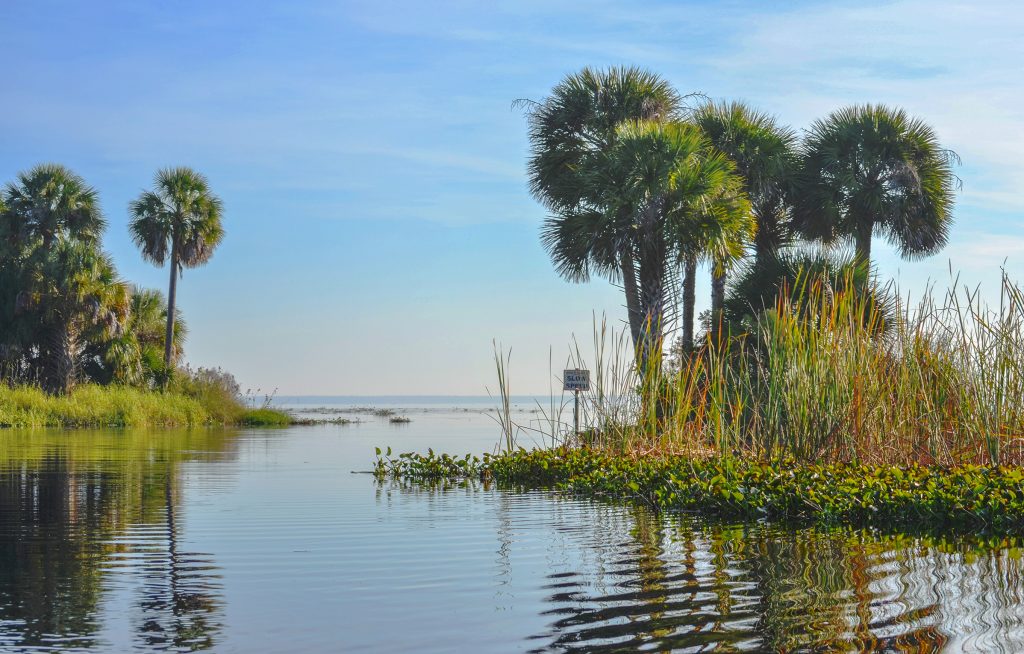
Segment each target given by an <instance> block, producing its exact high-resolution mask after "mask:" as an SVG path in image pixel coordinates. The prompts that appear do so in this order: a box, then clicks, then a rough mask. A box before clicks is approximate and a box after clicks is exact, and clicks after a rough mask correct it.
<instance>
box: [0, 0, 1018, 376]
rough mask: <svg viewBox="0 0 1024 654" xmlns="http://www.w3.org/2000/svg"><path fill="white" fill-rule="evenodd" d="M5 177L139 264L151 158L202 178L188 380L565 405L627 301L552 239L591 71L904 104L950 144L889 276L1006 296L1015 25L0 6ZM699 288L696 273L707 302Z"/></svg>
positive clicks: (685, 7)
mask: <svg viewBox="0 0 1024 654" xmlns="http://www.w3.org/2000/svg"><path fill="white" fill-rule="evenodd" d="M0 2H2V4H3V20H2V21H0V61H3V62H4V75H3V78H2V82H0V98H2V102H0V182H7V181H10V180H12V179H14V177H15V176H16V175H17V173H18V172H19V171H23V170H26V169H28V168H30V167H31V166H33V165H35V164H38V163H42V162H59V163H63V164H65V165H67V166H69V167H71V168H72V169H73V170H75V171H76V172H78V173H79V174H80V175H82V176H83V177H84V178H85V179H86V180H87V181H88V182H89V183H90V184H91V185H93V186H94V187H96V188H97V189H98V191H99V192H100V197H101V201H102V205H103V207H104V210H105V213H106V216H107V219H108V221H109V227H108V230H107V233H106V235H105V239H104V246H105V247H106V249H107V250H108V251H109V252H110V253H111V255H112V256H113V257H114V259H115V261H116V263H117V266H118V270H119V272H120V274H121V275H122V276H123V277H124V278H125V279H127V280H129V281H131V282H133V283H136V284H139V285H141V286H147V287H154V288H161V289H164V288H165V287H166V285H167V270H166V269H158V268H155V267H153V266H152V265H150V264H148V263H146V262H144V261H143V260H142V258H141V256H140V255H139V253H138V250H137V249H136V248H135V246H134V245H133V244H132V242H131V240H130V239H129V237H128V234H127V222H128V212H127V206H128V203H129V202H130V201H131V200H132V199H133V198H134V197H136V196H137V195H138V194H139V193H140V192H141V191H142V190H143V189H145V188H147V187H148V186H150V184H151V183H152V178H153V175H154V173H155V172H156V171H157V169H159V168H161V167H165V166H176V165H187V166H191V167H193V168H196V169H198V170H200V171H201V172H203V173H205V174H206V175H207V177H208V178H209V180H210V184H211V186H212V188H213V190H214V191H215V192H216V193H217V194H218V195H220V197H221V198H222V200H223V202H224V206H225V216H224V224H225V229H226V231H227V236H226V238H225V240H224V242H223V244H222V245H221V246H220V248H219V249H218V250H217V252H216V254H215V256H214V257H213V259H212V261H211V262H210V263H209V264H208V265H207V266H205V267H203V268H198V269H194V270H187V271H185V273H184V276H183V278H182V279H181V282H180V284H179V286H178V290H179V306H180V307H181V309H182V311H183V312H184V315H185V317H186V320H187V322H188V325H189V340H188V343H187V345H186V355H187V359H188V361H189V363H190V364H191V365H193V366H220V367H223V368H224V369H226V370H229V371H231V372H232V373H233V374H234V375H235V376H236V377H237V378H238V380H239V381H240V383H241V384H242V387H243V388H244V389H253V390H256V389H259V390H260V391H261V392H272V391H274V390H275V389H276V390H277V392H278V393H279V394H282V395H290V394H323V395H328V394H346V395H378V394H421V395H422V394H430V395H435V394H457V395H480V394H485V393H486V392H487V391H488V389H489V390H491V391H494V390H496V389H495V382H494V380H495V374H494V352H493V347H494V343H495V342H497V343H500V344H501V346H502V347H503V348H504V350H505V351H510V355H511V359H510V366H509V367H510V379H511V389H512V392H513V393H517V394H520V393H522V394H534V393H547V392H548V388H549V383H550V381H551V378H552V376H551V372H555V373H559V372H560V370H561V368H562V366H563V363H564V362H565V359H566V356H567V354H568V351H569V345H570V343H572V342H573V338H574V337H575V339H576V340H577V341H578V342H579V343H580V344H581V346H582V347H583V349H584V351H587V350H588V344H589V343H591V341H592V336H591V335H592V332H593V325H594V320H595V316H596V317H597V319H598V320H599V319H600V317H601V316H602V315H604V316H607V321H608V324H609V326H612V327H616V328H619V327H621V325H622V321H623V319H624V317H625V310H624V308H623V306H622V304H623V301H622V299H621V291H620V290H619V289H617V288H615V287H614V286H612V285H611V284H610V283H609V282H607V281H605V280H602V279H595V280H592V281H591V282H589V283H587V284H570V283H568V282H565V281H563V280H562V279H560V278H559V277H558V275H557V274H556V273H555V271H554V270H553V268H552V266H551V262H550V260H549V258H548V256H547V254H546V253H545V251H544V250H543V248H542V247H541V245H540V242H539V239H538V232H539V226H540V224H541V222H542V221H543V219H544V217H545V212H544V209H543V208H542V207H541V206H540V205H539V204H538V203H537V202H536V201H535V200H534V199H533V198H532V197H531V196H530V194H529V192H528V190H527V185H526V172H525V162H526V160H527V157H528V154H529V144H528V141H527V136H526V121H525V118H524V116H523V113H522V110H521V109H518V108H516V106H515V104H514V103H515V100H517V99H532V100H541V99H543V98H544V97H545V96H546V95H547V94H548V93H549V92H550V90H551V88H552V87H553V86H554V85H555V84H557V83H558V81H559V80H560V79H562V78H563V77H564V76H565V75H567V74H569V73H572V72H575V71H577V70H579V69H580V68H582V67H584V66H593V67H604V66H609V65H638V66H642V67H645V68H648V69H650V70H652V71H654V72H657V73H659V74H661V75H663V76H664V77H665V78H666V79H668V80H669V81H671V82H672V83H673V84H674V85H675V86H676V88H678V89H679V90H680V91H681V92H683V93H690V92H699V93H703V94H705V95H707V96H709V97H711V98H715V99H729V100H732V99H737V100H744V101H746V102H748V103H750V104H752V105H754V106H756V107H758V108H760V109H762V110H765V111H768V112H770V113H773V114H775V115H776V116H778V118H779V119H780V120H781V121H783V122H785V123H788V124H790V125H792V126H793V127H795V128H797V129H798V130H800V129H804V128H806V127H807V126H808V125H809V124H810V123H811V122H812V121H813V120H815V119H817V118H821V117H824V116H826V115H827V114H828V113H829V112H830V111H833V110H835V109H838V108H840V107H842V106H844V105H847V104H851V103H865V102H881V103H886V104H891V105H897V106H900V107H903V108H905V109H906V110H907V111H908V112H910V113H911V114H913V115H916V116H918V117H920V118H923V119H924V120H925V121H926V122H928V123H929V124H930V125H932V126H933V127H934V129H935V130H936V132H937V133H938V136H939V138H940V141H941V142H942V143H943V144H944V145H945V146H946V147H948V148H951V149H953V150H954V151H955V152H956V153H958V154H959V155H960V157H961V158H962V160H963V165H962V166H960V167H958V168H957V169H956V172H957V175H958V176H959V177H960V178H961V180H962V182H963V186H962V190H961V191H960V192H959V193H958V195H957V205H956V209H955V218H956V224H955V227H954V228H953V230H952V234H951V238H950V244H949V246H948V247H947V248H946V249H945V250H944V251H943V252H942V253H940V254H938V255H935V256H933V257H931V258H929V259H926V260H924V261H913V262H906V261H900V260H899V258H898V257H896V256H895V254H894V253H893V251H892V249H891V248H889V247H887V246H885V245H883V244H882V243H881V242H880V241H878V240H877V239H876V244H875V252H874V255H875V259H876V263H877V266H878V273H879V275H880V276H881V277H883V278H896V279H897V280H898V282H899V285H900V289H901V290H902V291H903V292H904V294H908V293H909V294H910V295H911V296H914V295H915V294H918V295H919V294H920V293H921V292H922V291H923V290H924V288H925V287H926V286H927V285H928V284H929V283H930V282H934V283H935V284H936V285H937V286H938V287H939V288H945V287H946V286H948V284H949V281H950V270H954V271H957V272H958V273H959V275H960V280H961V281H962V282H964V283H966V284H967V285H970V286H973V285H980V286H981V288H982V291H983V293H985V294H986V295H987V296H988V297H989V298H990V299H992V300H994V301H997V300H998V297H997V295H998V279H999V276H1000V270H1001V269H1002V268H1005V269H1006V270H1007V272H1008V273H1009V274H1010V276H1011V277H1015V278H1017V279H1022V280H1024V230H1022V229H1021V228H1022V226H1024V220H1022V217H1024V194H1021V193H1020V190H1021V189H1024V84H1022V83H1021V82H1022V77H1024V66H1022V63H1024V39H1021V38H1020V35H1021V34H1024V8H1022V7H1019V6H1018V3H1015V2H1003V1H999V0H994V1H991V2H986V3H976V2H946V1H941V0H940V1H935V0H909V1H899V2H882V3H872V2H863V1H858V2H836V3H821V2H815V3H803V2H792V3H773V2H643V3H627V2H607V1H602V0H587V1H581V2H558V1H555V0H544V1H540V0H520V1H517V2H469V1H466V2H448V1H442V0H437V1H434V2H422V1H421V0H408V1H400V2H389V1H382V0H372V1H366V2H362V1H350V2H344V1H342V2H338V1H324V2H313V1H306V0H295V1H292V2H279V3H270V2H258V3H255V2H251V1H249V0H220V1H218V2H203V1H197V0H176V1H175V2H156V1H149V2H146V1H139V0H126V1H116V0H105V1H104V2H101V3H82V2H73V1H68V2H51V1H49V0H25V1H22V0H0ZM708 287H709V283H705V282H701V283H698V310H700V309H701V308H703V307H706V305H707V303H708V295H709V293H708Z"/></svg>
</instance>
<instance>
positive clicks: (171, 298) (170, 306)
mask: <svg viewBox="0 0 1024 654" xmlns="http://www.w3.org/2000/svg"><path fill="white" fill-rule="evenodd" d="M177 293H178V238H177V236H174V237H172V238H171V282H170V286H169V288H168V289H167V331H166V332H165V333H164V367H165V368H166V372H167V374H168V375H169V374H170V372H171V354H172V352H173V350H174V305H175V302H176V300H177Z"/></svg>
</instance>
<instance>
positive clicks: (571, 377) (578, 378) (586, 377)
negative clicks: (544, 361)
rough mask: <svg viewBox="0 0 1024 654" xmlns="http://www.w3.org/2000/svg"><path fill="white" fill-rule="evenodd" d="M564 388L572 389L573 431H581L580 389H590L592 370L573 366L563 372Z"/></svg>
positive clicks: (564, 389) (565, 389)
mask: <svg viewBox="0 0 1024 654" xmlns="http://www.w3.org/2000/svg"><path fill="white" fill-rule="evenodd" d="M562 390H563V391H572V393H573V396H574V402H573V407H572V424H573V430H574V431H573V433H574V434H577V435H579V433H580V391H589V390H590V371H589V370H581V369H579V368H573V369H572V370H565V371H563V373H562Z"/></svg>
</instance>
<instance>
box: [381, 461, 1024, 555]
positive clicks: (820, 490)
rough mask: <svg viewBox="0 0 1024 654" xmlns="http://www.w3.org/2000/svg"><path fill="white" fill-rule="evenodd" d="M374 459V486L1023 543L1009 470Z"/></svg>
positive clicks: (1022, 512)
mask: <svg viewBox="0 0 1024 654" xmlns="http://www.w3.org/2000/svg"><path fill="white" fill-rule="evenodd" d="M377 457H378V458H377V463H376V466H375V469H374V474H375V475H376V476H377V477H378V478H380V479H384V478H398V479H406V480H411V481H418V482H426V481H440V480H448V481H456V480H465V479H482V480H486V481H493V482H495V483H498V484H503V485H515V486H528V487H541V488H557V489H561V490H564V491H570V492H573V493H579V494H582V495H587V496H594V497H603V498H609V499H616V500H625V501H630V502H638V503H642V504H645V505H649V506H652V507H654V508H657V509H665V510H684V511H689V510H699V511H701V512H702V513H704V514H709V515H717V516H721V517H727V518H739V519H759V518H770V519H775V520H786V521H796V522H813V523H821V524H850V525H855V526H877V527H884V528H916V529H926V530H934V531H973V532H977V533H986V534H996V535H1022V534H1024V469H1022V468H1020V467H1016V466H978V465H961V466H954V467H948V466H938V465H932V466H923V465H916V464H913V465H908V466H897V465H869V464H857V463H835V464H806V463H799V462H796V461H794V460H793V459H788V458H787V459H777V460H771V461H752V460H746V459H739V458H736V457H714V458H708V459H703V460H698V459H694V458H691V457H687V456H646V457H630V456H622V455H619V454H614V453H610V452H608V451H602V450H598V449H593V448H586V447H584V448H578V447H576V448H574V447H560V448H552V449H545V450H530V451H527V450H523V449H520V450H515V451H513V452H504V453H501V454H498V455H489V454H487V455H484V456H483V457H482V458H479V457H476V456H471V455H468V454H467V455H465V456H463V457H454V456H451V455H448V454H435V453H434V452H433V450H428V452H427V454H425V455H422V454H416V453H403V454H399V455H397V456H394V457H393V456H392V454H391V450H390V448H389V449H387V450H385V451H383V452H382V451H381V450H380V449H378V450H377Z"/></svg>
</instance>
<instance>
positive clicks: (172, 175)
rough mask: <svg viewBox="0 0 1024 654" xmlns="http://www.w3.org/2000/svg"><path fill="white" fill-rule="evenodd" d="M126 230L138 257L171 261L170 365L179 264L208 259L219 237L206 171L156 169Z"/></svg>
mask: <svg viewBox="0 0 1024 654" xmlns="http://www.w3.org/2000/svg"><path fill="white" fill-rule="evenodd" d="M129 210H130V213H131V222H130V223H129V225H128V230H129V232H130V233H131V235H132V240H134V241H135V244H136V245H137V246H138V247H139V249H140V250H141V251H142V257H143V258H144V259H147V260H148V261H151V262H153V263H155V264H156V265H158V266H162V265H163V264H164V263H165V262H166V263H168V264H169V267H170V284H169V288H168V291H167V326H166V329H165V331H164V365H165V366H166V368H167V370H168V371H170V370H171V362H172V360H173V344H174V317H175V314H176V310H175V302H176V299H177V281H178V276H179V275H180V274H181V271H182V269H183V268H195V267H197V266H201V265H203V264H205V263H206V262H207V261H209V260H210V257H212V256H213V251H214V249H215V248H216V247H217V245H218V244H219V243H220V242H221V239H223V238H224V229H223V227H222V226H221V201H220V198H218V197H217V196H216V195H214V194H213V193H212V192H211V191H210V187H209V184H208V183H207V180H206V177H204V176H203V175H201V174H199V173H198V172H196V171H194V170H192V169H190V168H165V169H164V170H161V171H159V172H158V173H157V175H156V179H155V180H154V189H153V190H152V191H144V192H143V193H142V194H141V195H140V196H139V197H138V199H136V200H135V201H134V202H132V203H131V205H130V208H129Z"/></svg>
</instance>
